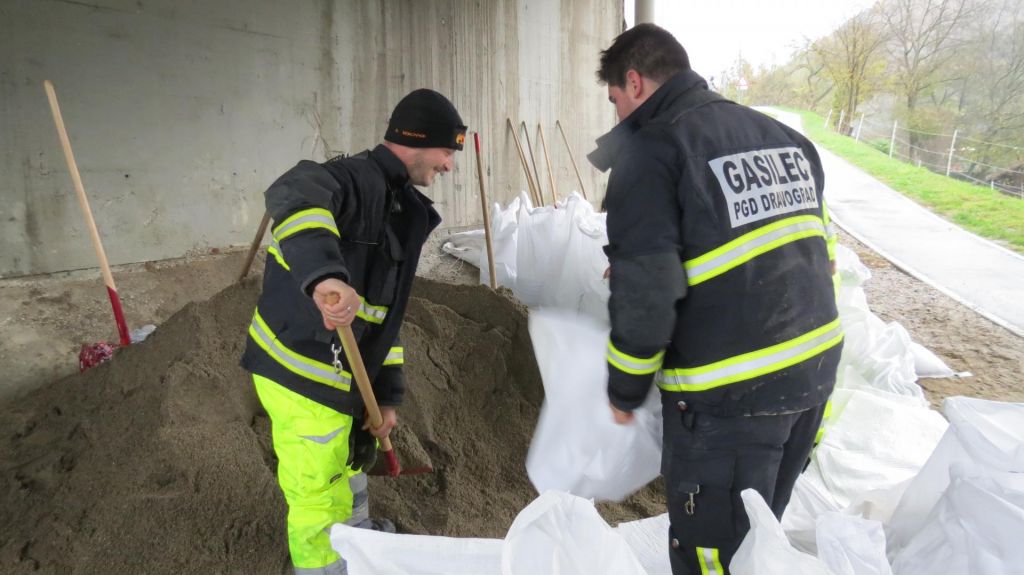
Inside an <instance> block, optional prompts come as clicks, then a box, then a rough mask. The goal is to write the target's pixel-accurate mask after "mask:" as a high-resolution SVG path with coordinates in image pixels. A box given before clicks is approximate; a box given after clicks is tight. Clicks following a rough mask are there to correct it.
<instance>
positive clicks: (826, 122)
mask: <svg viewBox="0 0 1024 575" xmlns="http://www.w3.org/2000/svg"><path fill="white" fill-rule="evenodd" d="M831 119H832V108H829V109H828V115H827V116H825V129H826V130H827V129H828V122H829V120H831Z"/></svg>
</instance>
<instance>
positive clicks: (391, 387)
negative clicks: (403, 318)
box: [373, 337, 405, 407]
mask: <svg viewBox="0 0 1024 575" xmlns="http://www.w3.org/2000/svg"><path fill="white" fill-rule="evenodd" d="M404 364H405V349H404V348H403V347H402V340H401V338H398V337H396V338H395V343H393V344H392V346H391V349H390V350H388V355H387V357H386V358H384V365H383V366H382V367H381V369H380V372H379V373H378V374H377V378H376V379H375V380H374V382H373V393H374V395H376V396H377V403H379V404H381V405H385V406H392V407H395V406H399V405H401V404H402V400H403V399H404V398H405V373H404V372H403V371H402V366H403V365H404Z"/></svg>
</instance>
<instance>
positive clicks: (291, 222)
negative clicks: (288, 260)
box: [271, 208, 339, 241]
mask: <svg viewBox="0 0 1024 575" xmlns="http://www.w3.org/2000/svg"><path fill="white" fill-rule="evenodd" d="M295 215H298V216H299V217H295V216H292V217H291V218H288V219H287V220H285V221H284V222H282V223H281V225H279V226H278V227H276V228H274V231H273V233H272V234H271V235H272V236H274V239H276V240H277V241H282V240H284V239H285V238H287V237H288V236H291V235H293V234H296V233H298V232H300V231H302V230H305V229H311V228H326V229H327V230H330V231H331V233H333V234H334V235H339V234H338V225H337V224H336V223H335V222H334V217H333V216H331V213H330V212H328V211H327V210H325V209H322V208H316V209H312V210H303V211H301V212H298V213H297V214H295Z"/></svg>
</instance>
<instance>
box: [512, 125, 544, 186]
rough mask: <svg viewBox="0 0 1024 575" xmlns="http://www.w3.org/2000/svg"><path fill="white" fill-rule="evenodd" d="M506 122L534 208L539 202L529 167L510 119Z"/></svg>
mask: <svg viewBox="0 0 1024 575" xmlns="http://www.w3.org/2000/svg"><path fill="white" fill-rule="evenodd" d="M506 119H507V120H508V129H509V131H510V132H512V140H514V141H515V143H516V150H518V151H519V161H520V162H522V164H523V173H525V174H526V184H527V185H528V186H529V188H530V199H531V200H532V201H533V205H534V206H540V205H541V204H540V202H539V201H538V200H537V191H536V190H535V189H534V187H533V176H531V175H530V166H529V164H527V163H526V154H524V153H523V145H522V144H520V143H519V136H518V135H517V134H516V127H515V125H513V124H512V118H506Z"/></svg>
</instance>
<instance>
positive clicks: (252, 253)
mask: <svg viewBox="0 0 1024 575" xmlns="http://www.w3.org/2000/svg"><path fill="white" fill-rule="evenodd" d="M268 225H270V212H267V211H264V212H263V219H262V220H260V227H259V228H258V229H257V230H256V237H255V238H253V240H252V245H250V246H249V253H248V254H247V255H246V256H245V263H243V264H242V271H241V273H239V274H238V281H242V280H244V279H245V276H247V275H249V268H250V267H252V260H253V259H255V258H256V252H257V251H259V249H260V243H262V242H263V235H264V234H266V233H267V226H268Z"/></svg>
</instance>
